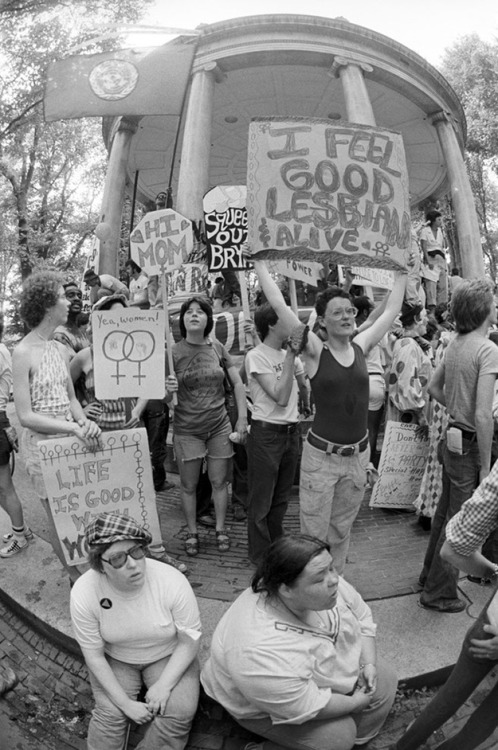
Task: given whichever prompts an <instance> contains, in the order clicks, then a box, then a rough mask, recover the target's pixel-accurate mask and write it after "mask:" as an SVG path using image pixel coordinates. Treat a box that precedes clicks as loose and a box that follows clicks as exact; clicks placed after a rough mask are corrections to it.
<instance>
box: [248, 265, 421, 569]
mask: <svg viewBox="0 0 498 750" xmlns="http://www.w3.org/2000/svg"><path fill="white" fill-rule="evenodd" d="M255 257H257V256H254V257H253V260H254V258H255ZM410 262H411V259H410ZM254 268H255V270H256V272H257V274H258V277H259V281H260V284H261V287H262V289H263V292H264V294H265V295H266V298H267V300H268V302H269V303H270V305H271V306H272V308H273V309H274V310H275V312H276V314H277V315H278V319H279V321H281V323H282V325H286V326H287V328H288V330H294V334H293V335H292V336H291V339H295V338H297V335H296V333H295V332H296V331H299V326H300V325H301V327H303V326H302V324H300V321H299V319H298V318H297V316H296V315H295V314H294V313H293V311H292V310H291V309H290V308H289V307H287V305H286V303H285V300H284V298H283V296H282V293H281V291H280V289H279V288H278V286H277V284H276V283H275V281H274V280H273V279H272V277H271V275H270V273H269V271H268V268H267V267H266V265H265V263H264V262H263V261H257V260H254ZM406 278H407V274H406V272H399V273H398V275H397V278H396V281H395V283H394V286H393V290H392V292H391V294H390V295H389V296H388V297H387V298H386V300H385V301H384V302H383V303H382V305H380V306H379V308H378V310H375V311H374V312H373V313H372V315H371V316H370V318H369V321H368V323H369V326H368V327H367V328H365V329H364V330H362V331H360V332H359V333H358V334H357V335H356V337H355V338H354V340H352V337H353V333H354V331H355V325H354V322H355V317H356V313H357V310H356V307H355V306H354V305H353V303H352V300H351V297H350V296H349V294H348V293H347V292H346V291H344V290H343V289H340V288H339V287H336V286H333V287H329V288H327V289H326V290H325V291H323V292H322V293H321V294H319V295H318V297H317V300H316V305H315V309H316V313H317V322H318V325H319V326H320V335H316V334H315V333H313V332H311V331H309V332H307V333H304V334H303V338H302V344H301V346H300V347H298V349H297V351H298V352H300V351H301V349H302V354H301V358H302V359H303V361H304V365H305V369H306V372H307V374H308V376H309V379H310V385H311V391H312V393H313V399H314V403H315V409H316V413H315V419H314V423H313V428H312V430H310V432H309V433H308V436H307V439H306V441H305V444H304V448H303V455H302V460H301V477H300V487H299V502H300V516H301V532H302V533H303V534H309V535H310V536H316V537H318V538H319V539H322V540H325V539H326V540H327V541H328V543H329V544H330V548H331V554H332V556H333V558H334V564H335V568H336V570H337V572H338V573H339V574H340V575H342V574H343V572H344V566H345V564H346V556H347V552H348V548H349V541H350V535H351V527H352V525H353V522H354V520H355V518H356V516H357V514H358V511H359V509H360V505H361V501H362V499H363V495H364V492H365V483H366V479H367V468H368V464H369V456H370V448H369V442H368V428H367V425H368V396H369V381H368V370H367V365H366V362H365V357H366V355H367V354H368V353H369V351H370V350H371V349H372V347H374V346H375V345H376V344H377V343H378V342H379V341H380V339H381V338H382V336H384V334H385V333H387V331H388V330H389V328H390V327H391V325H392V323H393V322H394V319H395V317H396V315H397V314H398V313H399V310H400V308H401V304H402V302H403V295H404V292H405V288H406Z"/></svg>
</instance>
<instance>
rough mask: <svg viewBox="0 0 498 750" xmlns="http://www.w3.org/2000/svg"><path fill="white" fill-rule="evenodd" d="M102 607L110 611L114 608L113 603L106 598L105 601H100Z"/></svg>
mask: <svg viewBox="0 0 498 750" xmlns="http://www.w3.org/2000/svg"><path fill="white" fill-rule="evenodd" d="M100 606H101V607H102V609H110V608H111V607H112V602H111V600H110V599H107V597H106V598H105V599H101V600H100Z"/></svg>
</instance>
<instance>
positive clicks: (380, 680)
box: [237, 659, 398, 750]
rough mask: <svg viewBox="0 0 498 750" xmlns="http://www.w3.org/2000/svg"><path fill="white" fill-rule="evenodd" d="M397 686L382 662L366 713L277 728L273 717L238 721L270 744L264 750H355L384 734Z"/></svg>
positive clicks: (266, 743) (395, 679) (284, 725)
mask: <svg viewBox="0 0 498 750" xmlns="http://www.w3.org/2000/svg"><path fill="white" fill-rule="evenodd" d="M397 682H398V680H397V677H396V675H395V673H394V671H393V670H392V669H391V667H390V666H389V665H388V664H386V663H385V662H383V661H382V659H379V662H378V665H377V688H376V690H375V693H374V695H373V697H372V700H371V703H370V705H369V706H368V708H366V709H365V710H364V711H359V712H358V713H354V714H349V715H345V716H340V717H339V718H337V719H312V720H310V721H305V722H304V723H303V724H273V723H272V720H271V719H270V717H268V718H267V719H244V720H242V719H237V721H238V723H239V724H240V725H241V726H243V727H244V729H248V730H249V731H250V732H254V734H259V735H260V737H265V739H266V740H268V741H267V742H265V743H264V745H263V747H264V750H351V748H352V747H353V745H355V744H358V745H359V744H366V743H367V742H369V740H371V739H373V738H374V737H375V736H376V735H377V734H378V733H379V732H380V730H381V728H382V725H383V724H384V722H385V720H386V718H387V715H388V713H389V711H390V710H391V706H392V704H393V702H394V697H395V695H396V685H397Z"/></svg>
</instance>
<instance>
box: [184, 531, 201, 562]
mask: <svg viewBox="0 0 498 750" xmlns="http://www.w3.org/2000/svg"><path fill="white" fill-rule="evenodd" d="M185 552H186V553H187V555H188V556H189V557H195V556H196V555H198V554H199V534H197V533H194V532H191V531H189V532H188V537H187V538H186V539H185Z"/></svg>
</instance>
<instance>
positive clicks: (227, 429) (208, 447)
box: [173, 419, 233, 463]
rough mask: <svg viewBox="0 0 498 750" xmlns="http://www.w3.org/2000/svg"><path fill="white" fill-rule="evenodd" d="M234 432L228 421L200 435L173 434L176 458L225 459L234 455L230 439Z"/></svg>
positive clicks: (183, 460) (181, 460)
mask: <svg viewBox="0 0 498 750" xmlns="http://www.w3.org/2000/svg"><path fill="white" fill-rule="evenodd" d="M231 432H232V428H231V426H230V422H229V421H228V419H227V420H226V422H223V424H222V425H221V426H220V427H218V428H217V429H216V430H213V431H212V432H205V433H200V434H199V435H177V434H175V435H174V436H173V446H174V448H175V455H176V460H177V462H178V463H180V462H181V463H186V462H187V461H198V460H200V459H203V458H211V459H216V458H218V459H225V460H228V459H229V458H232V456H233V445H232V442H231V441H230V439H229V435H230V433H231Z"/></svg>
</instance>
